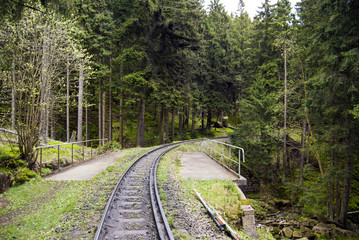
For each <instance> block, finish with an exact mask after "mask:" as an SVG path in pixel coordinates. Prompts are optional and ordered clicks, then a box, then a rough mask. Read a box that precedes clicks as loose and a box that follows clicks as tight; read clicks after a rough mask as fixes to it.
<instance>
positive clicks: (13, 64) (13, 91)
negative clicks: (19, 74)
mask: <svg viewBox="0 0 359 240" xmlns="http://www.w3.org/2000/svg"><path fill="white" fill-rule="evenodd" d="M11 71H12V84H11V130H13V131H14V130H15V82H16V81H15V61H14V60H13V61H12V68H11Z"/></svg>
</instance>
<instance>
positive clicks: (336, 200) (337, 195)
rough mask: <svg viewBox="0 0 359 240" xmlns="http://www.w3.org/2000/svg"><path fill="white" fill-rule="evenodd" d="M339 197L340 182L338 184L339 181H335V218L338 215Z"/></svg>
mask: <svg viewBox="0 0 359 240" xmlns="http://www.w3.org/2000/svg"><path fill="white" fill-rule="evenodd" d="M340 195H341V191H340V182H339V179H337V181H336V184H335V209H336V215H337V216H339V215H340V206H341V200H340Z"/></svg>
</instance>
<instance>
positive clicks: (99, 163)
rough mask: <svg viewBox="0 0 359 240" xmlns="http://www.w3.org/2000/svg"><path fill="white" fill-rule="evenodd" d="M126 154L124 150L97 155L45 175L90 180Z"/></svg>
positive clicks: (62, 178) (52, 178)
mask: <svg viewBox="0 0 359 240" xmlns="http://www.w3.org/2000/svg"><path fill="white" fill-rule="evenodd" d="M124 155H125V153H124V152H111V153H108V154H105V155H101V156H97V157H95V158H94V159H92V160H90V161H87V162H85V163H83V164H80V165H78V166H76V167H73V168H69V169H66V170H64V171H61V172H59V173H56V174H54V175H51V176H48V177H45V179H48V180H90V179H91V178H93V177H94V176H96V175H97V174H99V173H100V172H101V171H103V170H105V169H106V168H107V167H109V166H111V165H112V164H114V163H115V162H116V161H117V160H118V159H119V158H121V157H123V156H124Z"/></svg>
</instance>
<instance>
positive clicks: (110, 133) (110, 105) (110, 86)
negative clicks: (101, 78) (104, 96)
mask: <svg viewBox="0 0 359 240" xmlns="http://www.w3.org/2000/svg"><path fill="white" fill-rule="evenodd" d="M111 62H112V59H111V58H110V64H111ZM109 83H110V84H109V91H108V124H107V125H108V141H109V142H110V141H112V69H111V68H110V79H109Z"/></svg>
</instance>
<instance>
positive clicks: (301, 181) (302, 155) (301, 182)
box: [299, 120, 307, 186]
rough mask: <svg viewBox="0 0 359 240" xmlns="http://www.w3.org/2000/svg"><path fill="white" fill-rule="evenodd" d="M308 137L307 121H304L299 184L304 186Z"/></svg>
mask: <svg viewBox="0 0 359 240" xmlns="http://www.w3.org/2000/svg"><path fill="white" fill-rule="evenodd" d="M306 135H307V121H306V120H303V132H302V152H301V157H300V169H299V184H300V185H301V186H302V185H303V169H304V163H305V155H306V154H305V140H306V139H305V137H306Z"/></svg>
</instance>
